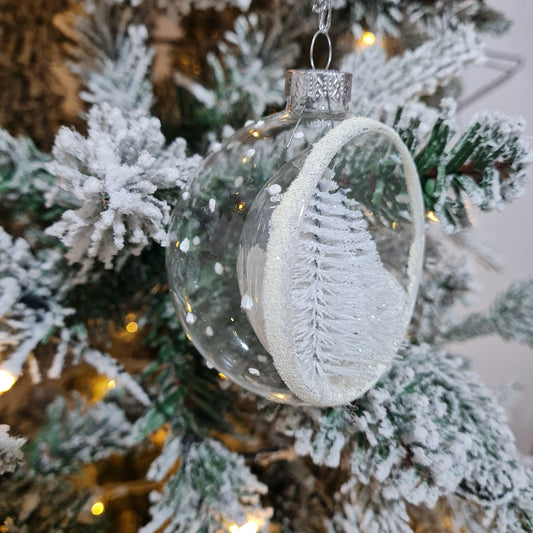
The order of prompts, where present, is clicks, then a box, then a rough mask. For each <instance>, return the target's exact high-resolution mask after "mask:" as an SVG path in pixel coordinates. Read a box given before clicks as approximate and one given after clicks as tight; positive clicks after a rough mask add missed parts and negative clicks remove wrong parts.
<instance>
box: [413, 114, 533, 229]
mask: <svg viewBox="0 0 533 533" xmlns="http://www.w3.org/2000/svg"><path fill="white" fill-rule="evenodd" d="M453 133H454V132H453V130H452V128H451V126H450V123H449V121H446V120H444V121H443V120H441V119H439V120H438V121H437V122H436V123H435V125H434V127H433V130H432V132H431V134H430V137H429V140H428V142H427V143H426V145H425V146H424V147H421V148H420V150H419V151H418V153H417V155H416V158H415V161H416V164H417V168H418V173H419V175H420V178H421V180H422V186H423V190H424V196H425V201H426V206H427V207H428V208H429V209H431V210H433V211H434V212H435V214H436V216H437V217H438V219H439V220H440V222H441V224H442V227H443V228H444V230H445V231H446V232H447V233H454V232H456V231H459V230H461V229H464V228H465V227H468V226H469V225H470V222H469V217H468V213H467V209H466V205H465V199H466V198H468V201H469V203H470V204H472V205H474V206H477V207H479V208H480V209H482V210H483V211H491V210H493V209H497V210H501V209H503V207H504V206H505V204H506V203H508V202H510V201H511V200H513V199H515V198H516V197H518V196H520V194H522V192H523V185H524V183H525V181H526V180H527V179H528V176H527V166H528V165H529V164H530V163H531V161H532V155H531V139H530V138H529V137H527V136H526V135H525V123H524V121H523V120H522V119H521V118H520V117H518V118H513V117H508V116H506V115H503V114H502V113H496V112H493V113H488V112H484V113H480V114H479V115H476V116H475V117H473V119H472V121H471V123H470V125H469V127H468V129H467V130H466V131H465V132H464V133H463V134H462V135H461V136H460V137H459V138H458V139H457V140H456V141H455V142H453V144H452V145H451V146H449V142H450V140H451V138H452V135H453Z"/></svg>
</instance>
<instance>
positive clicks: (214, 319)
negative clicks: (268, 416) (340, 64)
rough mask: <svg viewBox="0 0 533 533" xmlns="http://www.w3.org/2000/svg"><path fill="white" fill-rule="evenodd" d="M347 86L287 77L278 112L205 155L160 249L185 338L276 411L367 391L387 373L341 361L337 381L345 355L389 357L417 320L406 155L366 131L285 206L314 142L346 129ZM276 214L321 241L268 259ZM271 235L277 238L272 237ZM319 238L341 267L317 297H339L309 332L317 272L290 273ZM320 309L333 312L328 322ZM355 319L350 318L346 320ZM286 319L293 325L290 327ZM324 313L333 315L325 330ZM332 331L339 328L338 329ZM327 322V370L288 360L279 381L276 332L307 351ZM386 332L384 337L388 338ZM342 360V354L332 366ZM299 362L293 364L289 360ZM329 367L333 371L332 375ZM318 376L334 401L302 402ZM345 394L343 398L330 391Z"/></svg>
mask: <svg viewBox="0 0 533 533" xmlns="http://www.w3.org/2000/svg"><path fill="white" fill-rule="evenodd" d="M350 78H351V76H350V75H348V74H343V73H339V72H335V71H317V70H312V71H289V72H288V75H287V79H286V96H287V107H286V109H285V110H284V111H282V112H281V113H277V114H275V115H272V116H270V117H267V118H265V119H263V120H260V121H257V122H255V123H253V124H251V125H249V126H247V127H245V128H243V129H241V130H239V131H237V132H236V133H235V134H234V135H233V136H232V137H231V138H230V139H229V140H228V141H227V142H226V143H224V145H223V146H222V148H221V149H220V150H219V151H218V152H216V153H214V154H211V155H210V156H209V157H208V158H206V160H205V161H204V162H203V164H202V165H201V167H200V169H199V171H198V173H197V174H196V176H195V177H194V178H193V179H191V180H190V182H189V183H188V184H187V186H186V187H185V189H184V191H183V195H182V201H181V202H180V203H179V204H178V205H177V206H176V209H175V212H174V214H173V218H172V221H171V229H170V246H169V249H168V252H167V269H168V276H169V285H170V292H171V297H172V300H173V303H174V306H175V308H176V312H177V315H178V318H179V320H180V322H181V323H182V325H183V327H184V329H185V331H186V333H187V335H188V337H189V338H190V340H191V341H192V342H193V344H194V345H195V346H196V348H197V349H198V350H199V351H200V353H201V354H202V355H203V356H204V357H205V358H206V360H207V361H209V362H210V363H211V364H212V365H213V366H215V367H216V368H217V369H218V370H219V371H220V372H221V373H223V374H224V375H225V376H226V377H228V378H229V379H231V380H232V381H234V382H235V383H237V384H239V385H241V386H243V387H244V388H246V389H248V390H250V391H252V392H255V393H257V394H259V395H261V396H264V397H266V398H269V399H271V400H274V401H279V402H288V403H293V404H298V403H309V404H314V405H338V404H341V403H347V402H348V401H351V400H353V399H355V396H354V393H353V391H352V387H351V386H350V385H349V384H350V383H351V382H352V381H353V380H359V381H360V382H361V384H360V385H358V387H357V388H356V389H357V390H358V391H359V393H361V391H362V392H364V390H366V389H367V388H369V387H370V386H371V385H372V384H373V383H375V381H376V380H377V379H378V378H379V376H380V375H381V374H382V373H383V372H384V371H385V370H386V368H387V364H386V363H384V362H383V361H382V360H381V359H380V357H376V358H375V359H376V360H375V361H374V362H371V364H370V366H371V367H372V368H371V372H370V371H369V369H368V368H367V367H368V365H367V367H365V368H363V367H362V366H360V365H359V367H358V363H357V362H356V363H355V364H354V363H353V362H352V363H349V364H348V366H347V367H346V371H344V369H343V368H344V367H343V365H344V362H343V361H342V360H341V359H343V357H346V355H347V354H348V351H349V348H350V346H351V345H353V356H354V357H355V358H357V356H358V354H359V353H361V352H368V351H369V350H370V351H371V352H372V350H374V351H376V350H377V351H379V350H382V349H383V348H384V346H385V348H386V350H388V352H387V357H386V358H385V360H386V361H389V360H392V357H393V356H394V354H395V352H396V350H397V348H398V347H399V346H400V345H401V342H402V338H404V336H405V329H406V327H407V323H408V320H409V318H410V314H411V312H412V309H409V306H411V307H412V305H411V303H410V302H408V296H407V295H408V293H412V292H413V288H414V290H415V292H416V287H414V285H416V283H414V282H413V275H412V274H413V272H414V271H416V270H417V268H419V266H420V264H421V257H420V258H419V259H418V262H417V265H418V266H417V265H415V266H413V264H412V263H413V262H412V261H411V264H410V265H409V266H408V263H409V259H410V258H411V259H412V246H413V244H412V243H413V241H420V239H421V238H422V239H423V236H422V237H420V227H419V225H418V226H417V227H418V230H417V232H413V231H412V228H411V226H412V224H411V222H412V211H413V210H412V206H411V204H412V198H411V197H409V195H408V194H407V191H406V187H405V180H404V176H403V167H402V161H403V158H402V154H400V153H399V152H398V149H397V147H396V146H394V143H392V142H391V140H390V139H389V138H387V137H386V136H384V135H383V133H375V132H372V131H366V132H365V131H362V132H361V133H360V135H357V139H355V140H354V141H353V142H346V143H344V144H343V143H341V144H342V146H341V145H339V146H337V147H336V148H335V150H334V157H332V158H331V161H330V162H327V164H326V167H324V169H323V171H321V175H320V176H318V179H317V183H315V184H314V185H312V184H311V185H309V187H310V188H309V187H308V193H309V191H311V194H308V193H307V194H303V195H301V194H300V195H299V194H298V191H296V192H294V191H293V193H291V194H292V197H293V199H292V200H289V199H288V198H289V197H286V193H287V191H288V190H289V188H290V186H291V184H293V183H295V182H297V180H298V179H299V176H300V173H301V172H302V169H303V168H304V167H305V162H306V161H307V160H308V159H309V157H310V155H312V154H313V153H314V152H313V146H317V147H318V146H319V145H320V143H319V141H320V140H321V139H323V138H324V136H325V135H326V134H327V133H328V132H329V131H331V130H333V128H335V130H337V129H338V128H336V126H338V125H339V124H341V123H348V122H349V121H348V120H347V119H350V118H351V115H350V113H349V111H348V109H347V103H348V101H349V96H350V90H351V87H350V83H351V79H350ZM377 124H379V123H377ZM289 196H290V195H289ZM420 201H421V197H420ZM282 204H283V205H284V206H285V207H287V205H288V206H289V208H290V209H289V211H292V212H293V214H294V213H296V214H295V217H296V218H294V217H293V219H291V220H292V221H291V222H290V223H291V224H292V223H294V224H295V228H296V226H298V227H300V226H301V224H304V226H305V225H307V226H309V224H311V225H313V224H314V225H315V226H316V225H317V224H318V225H319V226H320V225H321V231H320V232H319V235H318V234H317V235H315V234H314V230H313V228H311V229H309V227H308V228H307V230H305V231H304V230H301V231H300V230H296V229H294V231H293V232H292V233H291V232H290V231H289V234H290V235H289V236H288V238H289V244H288V245H287V242H286V243H285V245H286V248H285V251H286V252H287V253H286V254H283V256H280V257H277V256H276V255H275V254H276V253H277V252H276V251H274V252H272V251H270V252H269V251H268V250H269V246H270V247H272V246H274V248H275V243H274V244H272V242H273V240H274V241H276V239H277V241H279V235H280V231H281V234H283V232H284V226H285V223H286V221H285V222H283V221H282V222H278V223H277V226H276V225H275V224H274V225H273V221H272V220H273V213H275V212H276V211H277V210H278V207H279V206H281V205H282ZM300 204H301V205H300ZM298 205H300V208H298ZM321 210H322V211H324V213H321ZM316 213H318V214H319V216H318V215H317V216H315V214H316ZM328 213H329V214H328ZM419 215H420V213H418V216H419ZM324 217H325V218H324ZM329 224H331V227H330V228H329V229H328V227H327V226H328V225H329ZM275 226H276V227H277V230H276V231H277V233H276V231H274V233H272V230H273V227H275ZM304 226H302V227H304ZM307 226H305V227H307ZM415 233H416V234H415ZM276 234H277V235H278V237H275V235H276ZM283 238H285V239H287V235H284V237H283ZM272 239H273V240H272ZM291 239H292V241H291ZM320 239H322V241H323V243H322V244H323V245H324V246H323V248H324V247H325V248H324V249H328V250H329V249H332V250H333V249H336V251H335V252H334V253H333V255H331V256H328V258H327V261H329V263H331V265H329V263H328V264H327V265H326V270H327V271H328V272H333V271H336V274H335V275H336V276H337V277H336V278H335V277H332V279H331V280H329V281H328V282H327V283H326V286H325V288H324V287H319V289H320V290H323V289H325V290H326V292H329V293H335V295H336V296H335V295H334V296H332V297H331V298H330V301H329V303H327V305H326V311H325V315H324V313H323V309H321V311H320V312H322V314H323V317H326V318H323V319H322V321H320V320H318V321H316V320H315V322H313V320H314V318H313V319H312V320H311V322H312V323H311V324H308V323H307V322H308V314H309V313H308V311H309V310H308V309H307V308H308V307H309V305H307V307H306V305H304V304H305V301H306V298H308V296H309V295H308V292H309V290H308V289H309V287H308V285H309V286H314V285H313V283H309V284H307V282H306V280H307V278H308V276H309V275H312V272H311V271H312V269H311V270H309V268H308V269H307V270H306V268H303V270H302V269H300V270H301V271H298V272H297V270H298V268H299V266H301V265H308V266H309V264H313V261H314V260H315V259H314V258H313V257H312V255H313V253H319V254H320V253H322V252H316V250H314V249H313V250H311V251H309V242H312V241H313V240H314V241H316V240H320ZM291 243H293V244H294V246H292V244H291ZM346 243H348V244H349V245H348V246H346ZM278 244H279V242H278ZM391 244H392V245H393V247H394V252H393V253H392V254H391V253H390V251H391ZM419 244H420V242H419ZM306 246H307V248H306ZM306 253H307V255H306ZM328 253H329V252H328ZM309 254H311V255H309ZM363 255H364V256H365V257H364V260H361V261H359V263H358V260H357V257H359V256H363ZM366 255H369V257H368V258H367V257H366ZM309 257H311V259H309ZM354 258H355V259H354ZM276 261H278V263H279V264H281V265H282V266H283V268H282V269H281V271H278V272H277V273H274V274H272V272H270V274H269V275H270V277H269V275H267V270H268V268H270V269H271V270H272V264H273V263H274V264H275V263H276ZM268 265H270V267H268ZM328 265H329V266H328ZM337 267H338V268H337ZM352 267H353V268H354V269H358V270H359V271H360V273H359V274H358V275H356V276H355V277H356V279H357V282H358V283H359V284H362V286H361V287H359V288H358V287H354V283H353V281H352V280H351V279H350V278H351V275H350V272H351V270H350V269H351V268H352ZM295 269H296V270H295ZM337 270H338V272H337ZM280 272H281V274H280ZM310 272H311V274H310ZM276 276H278V277H276ZM279 276H282V277H283V278H286V279H278V278H279ZM265 280H267V283H266V286H267V287H270V288H272V287H274V290H273V291H270V293H272V292H274V293H276V294H274V295H272V294H270V295H267V296H265ZM291 280H292V281H291ZM276 281H278V282H280V283H277V282H276ZM376 284H377V285H378V286H379V290H378V291H377V293H376V290H374V286H375V285H376ZM357 290H360V291H361V296H362V297H361V302H359V298H357V297H356V296H355V297H354V294H355V291H357ZM298 291H299V292H298ZM267 292H268V291H267ZM344 294H346V295H349V297H346V298H345V297H344V296H343V295H344ZM298 295H304V296H303V297H302V301H303V302H304V304H302V305H299V302H300V296H298ZM352 304H353V307H352ZM320 305H321V303H320ZM320 305H319V307H320ZM328 306H329V307H328ZM311 307H313V306H312V305H311ZM327 309H329V310H333V309H337V313H330V312H329V311H328V310H327ZM278 310H280V311H283V312H281V313H278ZM352 310H355V311H356V314H357V315H358V316H355V315H354V313H352V312H351V311H352ZM310 312H311V315H309V316H314V315H313V312H314V311H313V309H311V311H310ZM306 313H307V314H306ZM318 314H320V313H318ZM278 315H280V316H282V317H283V318H280V316H278ZM350 316H351V317H352V319H350V320H347V321H346V320H344V319H342V317H350ZM354 316H355V318H353V317H354ZM293 317H299V318H298V320H299V322H298V320H297V319H296V318H293ZM327 317H331V318H332V321H331V320H330V321H329V322H331V323H330V324H329V325H328V324H327V323H328V320H327ZM339 317H340V318H339ZM315 318H316V317H315ZM338 318H339V320H337V319H338ZM272 319H274V322H277V325H276V326H275V327H274V328H272V327H270V329H269V328H268V327H266V328H265V320H266V321H267V323H268V320H270V321H271V322H272ZM280 320H281V322H280ZM354 320H362V321H364V323H365V326H366V329H367V330H369V331H370V334H368V333H367V334H366V337H365V338H366V340H365V342H363V343H362V344H360V345H359V346H358V345H356V344H355V343H353V338H351V337H350V335H348V336H346V335H344V333H343V328H348V330H351V329H353V328H354V327H356V326H357V323H356V322H354ZM284 322H286V323H287V324H286V325H287V327H285V324H284ZM337 322H339V323H338V327H337V326H335V325H334V324H336V323H337ZM322 324H324V325H325V327H324V328H323V329H324V331H323V335H322V338H320V339H319V341H320V343H321V345H320V346H321V348H320V350H319V351H322V352H324V350H326V351H328V348H327V346H328V344H331V346H330V349H329V352H328V353H330V354H331V356H332V360H331V361H326V362H325V364H323V365H322V367H320V365H319V367H320V368H318V370H317V371H315V372H314V374H313V377H312V378H311V381H310V382H309V380H308V379H307V377H306V376H305V374H306V373H307V368H308V366H309V367H312V366H313V360H314V359H313V357H314V356H313V354H310V358H308V359H306V358H304V359H303V361H300V363H298V365H299V366H298V365H296V366H294V365H293V364H292V363H291V364H289V370H288V371H287V368H284V362H283V361H284V357H286V356H287V350H292V348H293V347H294V344H291V342H292V340H291V342H289V343H288V344H287V346H282V347H281V348H279V346H278V344H279V343H278V341H277V340H273V338H274V337H275V335H274V337H273V336H272V331H273V330H276V331H277V333H278V334H279V335H278V340H279V339H280V338H281V340H282V342H281V344H283V343H284V342H283V332H285V333H286V334H287V335H289V336H294V337H295V338H298V339H299V341H298V342H299V343H300V344H299V347H298V349H300V350H303V351H305V349H306V342H308V341H307V339H308V338H311V339H313V340H312V342H315V337H317V336H318V337H320V334H319V333H320V332H319V330H320V328H322ZM332 324H333V325H332ZM308 328H309V331H308ZM328 328H329V329H328ZM331 328H333V330H332V329H331ZM391 329H392V334H386V333H384V332H386V331H390V330H391ZM317 332H318V333H317ZM332 332H333V333H332ZM352 333H353V332H352ZM315 334H317V335H315ZM328 335H329V337H328ZM355 335H357V333H355ZM280 336H281V337H280ZM352 336H353V335H352ZM374 337H375V338H377V339H378V340H377V341H376V340H375V339H374V340H373V338H374ZM380 337H384V338H385V337H386V339H385V341H383V342H381V341H380V340H379V339H380ZM328 339H329V340H328ZM317 342H318V341H317ZM339 347H341V349H340V351H339V350H338V349H339ZM307 348H309V347H307ZM303 351H302V353H303ZM311 351H312V348H311ZM337 352H338V353H342V354H344V355H343V356H342V357H340V358H339V357H338V353H337ZM372 353H373V352H372ZM273 354H274V357H273ZM280 354H281V355H280ZM295 354H296V358H298V357H300V355H299V352H298V351H296V352H295ZM291 356H292V351H291ZM372 357H373V355H372V354H371V356H370V358H371V359H372ZM280 361H281V363H280ZM308 363H309V365H308ZM302 365H303V366H302ZM285 366H286V365H285ZM334 367H338V368H334ZM331 369H333V370H332V371H333V374H332V375H329V371H330V370H331ZM315 370H316V369H315ZM299 372H302V374H303V377H302V380H303V382H304V383H306V382H307V384H306V385H305V386H304V387H303V388H300V387H299V385H298V383H295V380H294V374H295V373H296V374H298V373H299ZM323 372H325V374H324V376H322V377H323V379H321V378H320V376H321V373H323ZM280 373H281V376H280ZM358 373H359V376H358ZM289 375H292V377H290V376H289ZM317 375H318V376H319V379H318V386H319V387H322V386H324V387H325V389H326V390H327V391H329V392H327V391H326V393H324V394H322V393H321V392H320V391H319V392H318V393H317V394H315V393H314V392H312V393H308V392H306V391H307V390H308V389H309V388H311V389H314V388H315V386H316V380H317ZM298 379H299V378H298ZM347 387H348V389H349V391H348V393H344V392H343V393H342V394H340V393H339V394H337V392H335V391H336V390H337V389H339V390H344V389H346V388H347ZM331 390H333V391H334V392H333V393H331ZM359 393H357V394H359Z"/></svg>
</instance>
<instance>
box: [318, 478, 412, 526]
mask: <svg viewBox="0 0 533 533" xmlns="http://www.w3.org/2000/svg"><path fill="white" fill-rule="evenodd" d="M336 500H337V501H338V509H337V510H336V512H335V514H334V516H333V518H332V519H331V520H329V521H328V522H326V527H327V528H328V533H345V532H350V533H413V530H412V529H411V527H410V517H409V514H408V513H407V506H406V504H405V502H403V501H399V500H395V501H388V500H387V499H385V498H383V496H382V495H381V494H380V492H379V490H375V487H369V486H366V485H363V484H360V483H347V484H346V485H345V486H344V487H343V488H342V489H341V494H340V495H339V496H338V497H337V498H336Z"/></svg>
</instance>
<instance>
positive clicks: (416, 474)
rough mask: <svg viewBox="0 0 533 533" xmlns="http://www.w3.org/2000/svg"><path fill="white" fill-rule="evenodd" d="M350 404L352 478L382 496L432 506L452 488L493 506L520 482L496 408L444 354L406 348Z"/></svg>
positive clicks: (506, 500)
mask: <svg viewBox="0 0 533 533" xmlns="http://www.w3.org/2000/svg"><path fill="white" fill-rule="evenodd" d="M350 409H351V410H352V412H353V415H354V420H353V424H354V428H355V435H354V437H355V440H356V442H358V446H357V447H356V448H355V449H354V451H353V456H352V473H353V476H354V478H355V479H356V480H358V482H360V483H363V484H365V485H372V486H373V487H374V488H375V489H376V490H379V491H380V492H381V493H382V494H383V497H384V498H386V499H387V500H390V501H395V500H404V501H407V502H409V503H411V504H414V505H419V504H424V505H426V506H427V507H429V508H432V507H433V506H434V505H435V503H436V501H437V499H438V498H439V497H440V496H447V495H451V494H454V493H455V494H458V495H460V496H462V497H463V498H465V499H467V500H470V501H473V502H476V503H479V504H481V505H484V506H487V507H491V508H496V507H501V506H505V505H507V504H508V503H509V502H511V501H512V500H513V499H514V498H515V497H517V496H518V494H519V493H520V491H522V490H523V489H524V487H526V486H527V483H528V479H527V475H526V472H525V469H524V468H521V467H520V465H519V463H518V461H517V451H516V449H515V446H514V437H513V435H512V433H511V431H510V430H509V429H508V427H507V420H506V416H505V413H504V411H503V409H502V408H501V407H500V406H498V405H497V404H496V402H495V399H494V397H493V395H492V394H491V393H490V391H489V390H488V389H487V388H486V387H484V386H483V385H481V384H480V383H479V382H478V380H477V378H476V376H475V375H474V374H472V373H471V372H469V371H468V370H467V369H466V367H465V363H464V362H463V361H462V360H460V359H458V358H455V357H452V356H451V355H449V354H447V353H445V352H441V351H435V349H433V348H431V347H430V346H426V345H423V346H420V347H412V348H411V349H410V350H409V352H408V354H407V356H406V357H405V358H404V359H403V360H401V361H399V362H398V363H397V364H396V365H395V366H394V367H393V369H392V370H391V372H390V373H389V374H388V375H387V376H386V377H385V378H384V379H383V380H382V381H381V382H380V383H379V384H378V385H377V386H376V387H375V388H374V389H372V390H371V391H369V392H368V393H367V395H365V396H364V397H363V398H362V399H361V400H360V401H358V402H356V403H355V404H354V406H353V407H352V408H350Z"/></svg>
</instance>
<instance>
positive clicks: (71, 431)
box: [30, 396, 133, 474]
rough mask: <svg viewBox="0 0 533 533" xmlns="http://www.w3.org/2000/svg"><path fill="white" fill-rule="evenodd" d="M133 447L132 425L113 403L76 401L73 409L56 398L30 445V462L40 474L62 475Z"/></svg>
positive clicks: (59, 397) (79, 399) (60, 398)
mask: <svg viewBox="0 0 533 533" xmlns="http://www.w3.org/2000/svg"><path fill="white" fill-rule="evenodd" d="M132 445H133V439H132V433H131V424H130V422H129V421H128V420H127V418H126V415H125V414H124V411H123V410H122V409H121V408H120V407H118V406H117V405H115V404H114V403H110V402H97V403H95V404H93V405H91V406H87V405H86V404H85V402H84V401H83V400H82V399H81V398H76V407H75V408H74V409H72V408H70V407H69V406H68V405H67V403H66V401H65V399H64V398H63V397H61V396H58V397H57V398H56V399H55V400H54V402H53V403H51V404H50V406H49V407H48V409H47V419H46V422H45V424H44V425H43V427H42V428H41V430H40V431H39V433H38V435H37V436H36V438H35V440H34V441H33V442H32V445H31V450H30V462H31V467H32V468H33V469H34V470H35V471H37V472H39V473H41V474H48V473H56V474H65V473H70V472H75V471H76V470H77V469H78V468H79V467H80V466H81V465H82V464H85V463H94V462H96V461H100V460H102V459H105V458H106V457H109V455H111V454H112V453H116V452H123V451H125V450H127V449H128V448H130V447H131V446H132Z"/></svg>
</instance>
